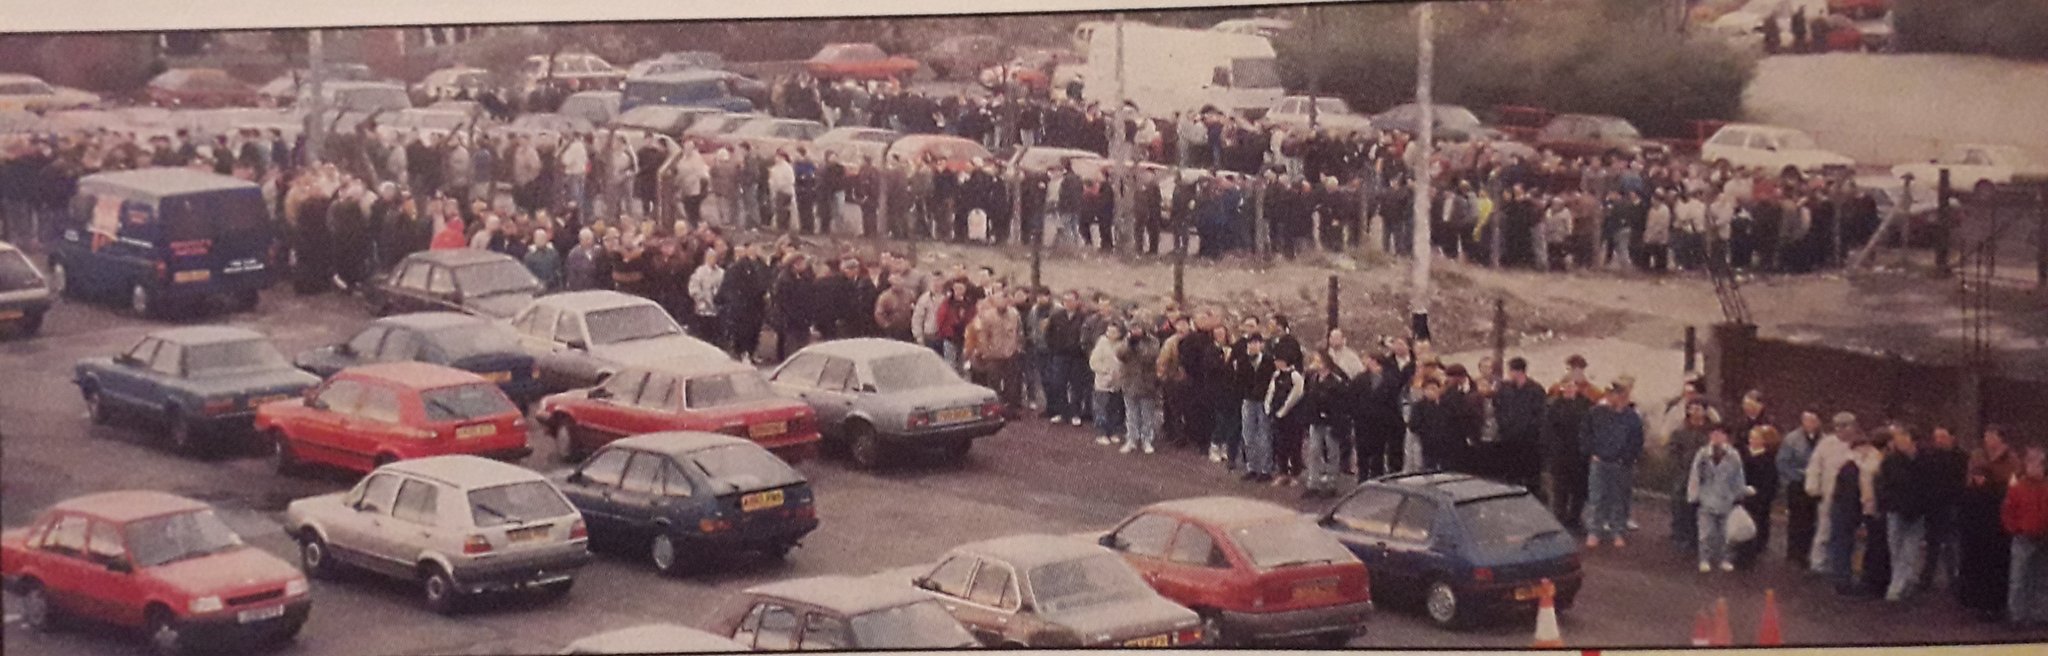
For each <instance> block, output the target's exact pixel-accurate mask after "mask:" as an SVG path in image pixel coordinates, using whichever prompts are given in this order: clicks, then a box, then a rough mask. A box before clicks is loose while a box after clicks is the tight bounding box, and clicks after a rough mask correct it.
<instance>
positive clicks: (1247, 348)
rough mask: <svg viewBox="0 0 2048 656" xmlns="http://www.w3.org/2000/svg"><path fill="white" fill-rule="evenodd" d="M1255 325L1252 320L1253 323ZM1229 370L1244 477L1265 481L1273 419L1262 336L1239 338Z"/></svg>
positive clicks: (1267, 358) (1270, 476) (1270, 474)
mask: <svg viewBox="0 0 2048 656" xmlns="http://www.w3.org/2000/svg"><path fill="white" fill-rule="evenodd" d="M1254 325H1256V324H1254ZM1230 369H1231V373H1232V374H1233V378H1232V379H1233V381H1234V382H1235V383H1236V386H1237V392H1238V394H1239V397H1238V398H1239V399H1240V401H1241V404H1240V408H1241V410H1240V412H1239V417H1240V420H1241V422H1242V424H1241V425H1242V428H1241V429H1240V435H1239V439H1241V440H1242V443H1243V445H1244V447H1243V451H1244V453H1243V459H1242V461H1243V463H1244V480H1247V481H1251V482H1254V483H1266V482H1271V481H1272V480H1273V432H1272V431H1273V422H1272V421H1271V415H1269V414H1267V407H1266V397H1267V388H1268V386H1269V385H1270V384H1271V383H1272V381H1273V371H1274V365H1273V358H1272V356H1270V355H1267V354H1266V339H1265V337H1264V336H1262V335H1260V334H1258V333H1257V332H1251V333H1250V334H1249V335H1246V336H1245V337H1244V338H1243V339H1241V340H1239V347H1238V350H1237V351H1236V352H1235V353H1232V358H1231V367H1230Z"/></svg>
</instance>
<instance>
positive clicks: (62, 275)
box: [50, 262, 78, 298]
mask: <svg viewBox="0 0 2048 656" xmlns="http://www.w3.org/2000/svg"><path fill="white" fill-rule="evenodd" d="M50 291H51V292H52V293H55V294H56V295H58V296H62V297H64V298H78V290H77V289H74V288H72V286H71V267H67V266H64V263H63V262H51V263H50Z"/></svg>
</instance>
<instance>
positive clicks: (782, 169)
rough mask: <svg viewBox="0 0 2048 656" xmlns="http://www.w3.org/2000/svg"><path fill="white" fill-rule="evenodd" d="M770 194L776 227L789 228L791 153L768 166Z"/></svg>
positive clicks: (793, 194)
mask: <svg viewBox="0 0 2048 656" xmlns="http://www.w3.org/2000/svg"><path fill="white" fill-rule="evenodd" d="M768 196H769V198H770V199H771V200H770V201H769V205H770V206H771V207H774V208H775V210H774V217H775V229H776V230H783V231H787V230H789V229H790V227H791V226H790V221H789V213H790V210H791V209H793V206H794V205H795V204H796V165H795V164H791V163H790V161H789V153H776V154H775V164H774V165H772V166H769V167H768ZM934 332H936V331H934Z"/></svg>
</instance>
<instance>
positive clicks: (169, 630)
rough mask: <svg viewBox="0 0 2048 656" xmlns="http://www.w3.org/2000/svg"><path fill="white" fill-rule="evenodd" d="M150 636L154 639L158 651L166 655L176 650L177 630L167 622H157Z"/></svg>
mask: <svg viewBox="0 0 2048 656" xmlns="http://www.w3.org/2000/svg"><path fill="white" fill-rule="evenodd" d="M152 635H153V636H154V637H155V638H156V645H157V647H158V648H159V649H162V650H163V651H164V652H166V653H169V652H172V651H176V650H177V648H178V629H177V628H175V627H172V626H171V622H170V621H169V620H157V625H156V632H155V633H153V634H152Z"/></svg>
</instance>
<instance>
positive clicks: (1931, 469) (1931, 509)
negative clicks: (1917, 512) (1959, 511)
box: [1919, 426, 1970, 590]
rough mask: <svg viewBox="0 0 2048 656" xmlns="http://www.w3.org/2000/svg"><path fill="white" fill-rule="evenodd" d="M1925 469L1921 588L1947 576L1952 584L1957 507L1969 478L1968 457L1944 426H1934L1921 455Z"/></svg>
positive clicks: (1925, 587)
mask: <svg viewBox="0 0 2048 656" xmlns="http://www.w3.org/2000/svg"><path fill="white" fill-rule="evenodd" d="M1920 460H1921V462H1922V463H1923V464H1924V465H1925V466H1926V468H1927V558H1926V560H1925V562H1926V566H1925V567H1922V568H1921V569H1920V572H1919V574H1920V580H1919V586H1920V589H1922V590H1926V589H1929V588H1932V587H1933V586H1934V575H1935V574H1936V573H1937V572H1939V573H1941V574H1945V575H1947V580H1948V581H1949V585H1950V586H1954V585H1955V578H1956V545H1955V538H1956V534H1955V524H1956V505H1957V504H1958V503H1960V502H1961V501H1962V496H1963V481H1964V480H1965V479H1966V478H1967V477H1968V476H1969V469H1970V458H1969V456H1968V455H1966V454H1964V453H1963V450H1962V449H1958V448H1956V436H1955V434H1954V433H1951V432H1949V430H1948V428H1947V427H1944V426H1936V427H1935V428H1934V433H1933V437H1932V439H1931V440H1929V443H1928V445H1927V447H1926V448H1924V449H1922V450H1921V452H1920Z"/></svg>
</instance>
